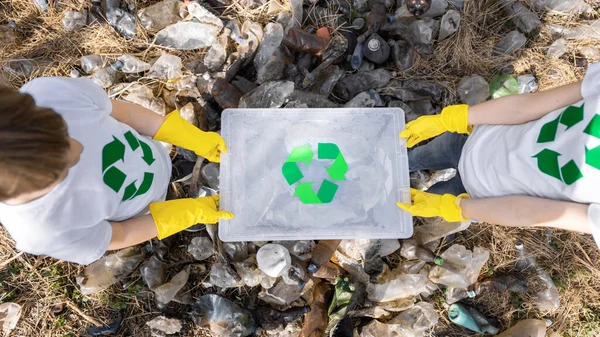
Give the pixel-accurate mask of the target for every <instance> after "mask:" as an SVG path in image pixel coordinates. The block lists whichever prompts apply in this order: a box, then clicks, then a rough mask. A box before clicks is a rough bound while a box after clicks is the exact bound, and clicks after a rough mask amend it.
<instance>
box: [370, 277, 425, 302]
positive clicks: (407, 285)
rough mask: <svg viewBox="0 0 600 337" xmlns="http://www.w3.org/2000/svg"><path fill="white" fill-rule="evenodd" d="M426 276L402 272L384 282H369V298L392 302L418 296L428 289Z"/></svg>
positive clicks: (376, 300)
mask: <svg viewBox="0 0 600 337" xmlns="http://www.w3.org/2000/svg"><path fill="white" fill-rule="evenodd" d="M426 278H427V277H426V276H423V275H419V274H417V275H412V274H401V275H397V276H396V277H395V278H394V279H393V280H391V281H389V282H386V283H383V284H372V283H371V284H368V285H367V293H368V298H369V299H370V300H371V301H375V302H390V301H395V300H397V299H401V298H408V297H411V296H416V295H418V294H420V293H422V292H424V291H426V290H427V286H426V283H425V280H426Z"/></svg>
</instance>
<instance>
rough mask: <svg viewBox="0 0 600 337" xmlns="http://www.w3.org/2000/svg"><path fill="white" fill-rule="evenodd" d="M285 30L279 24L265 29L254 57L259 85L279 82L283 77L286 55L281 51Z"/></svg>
mask: <svg viewBox="0 0 600 337" xmlns="http://www.w3.org/2000/svg"><path fill="white" fill-rule="evenodd" d="M283 36H284V30H283V26H282V25H281V24H279V23H272V22H271V23H269V24H267V26H266V27H265V30H264V36H263V40H262V42H261V44H260V47H258V51H257V52H256V56H255V57H254V67H255V68H256V72H257V80H256V82H257V83H265V82H268V81H275V80H279V79H281V78H282V77H283V69H284V55H283V52H282V49H281V44H282V42H283Z"/></svg>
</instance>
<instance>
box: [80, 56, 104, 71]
mask: <svg viewBox="0 0 600 337" xmlns="http://www.w3.org/2000/svg"><path fill="white" fill-rule="evenodd" d="M80 63H81V68H82V69H83V71H84V72H85V73H87V74H91V73H92V72H94V71H96V70H98V69H100V68H101V67H102V65H103V63H104V62H103V61H102V57H100V56H99V55H86V56H82V57H81V59H80Z"/></svg>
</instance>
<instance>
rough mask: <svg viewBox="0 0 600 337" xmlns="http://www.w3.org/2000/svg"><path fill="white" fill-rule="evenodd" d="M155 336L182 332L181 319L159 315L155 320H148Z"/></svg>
mask: <svg viewBox="0 0 600 337" xmlns="http://www.w3.org/2000/svg"><path fill="white" fill-rule="evenodd" d="M146 325H147V326H148V328H150V332H151V333H152V334H153V336H160V335H172V334H176V333H179V332H181V328H182V325H181V321H180V320H178V319H174V318H166V317H165V316H158V317H156V318H154V319H153V320H151V321H149V322H146Z"/></svg>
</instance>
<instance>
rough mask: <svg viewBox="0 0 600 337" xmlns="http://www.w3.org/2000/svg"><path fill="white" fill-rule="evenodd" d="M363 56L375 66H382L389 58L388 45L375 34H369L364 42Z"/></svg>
mask: <svg viewBox="0 0 600 337" xmlns="http://www.w3.org/2000/svg"><path fill="white" fill-rule="evenodd" d="M363 54H364V56H365V57H366V58H367V59H368V60H369V61H371V62H373V63H375V64H379V65H381V64H383V63H385V62H387V60H388V59H389V57H390V45H389V44H387V43H386V42H385V40H384V39H383V38H382V37H381V36H379V35H378V34H376V33H373V34H371V36H369V37H368V38H367V40H366V41H365V48H364V49H363Z"/></svg>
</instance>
